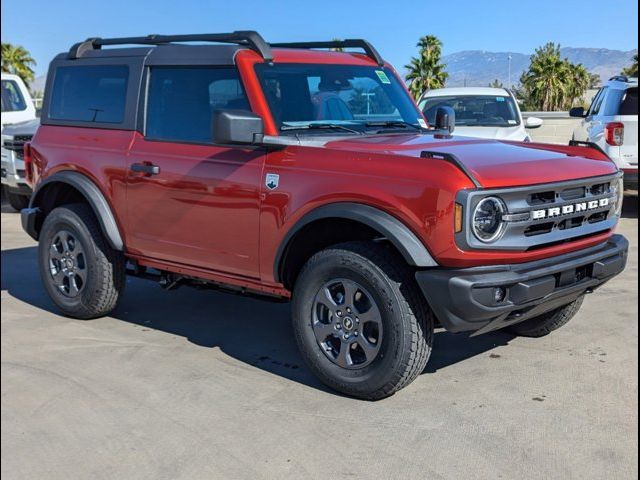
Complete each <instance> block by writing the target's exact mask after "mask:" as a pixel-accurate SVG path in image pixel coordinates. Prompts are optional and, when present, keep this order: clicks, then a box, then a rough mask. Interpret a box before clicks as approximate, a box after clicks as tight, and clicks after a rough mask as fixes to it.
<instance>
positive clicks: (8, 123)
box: [1, 73, 40, 210]
mask: <svg viewBox="0 0 640 480" xmlns="http://www.w3.org/2000/svg"><path fill="white" fill-rule="evenodd" d="M39 124H40V122H39V121H38V119H36V109H35V107H34V105H33V100H32V99H31V95H30V94H29V90H28V89H27V86H26V85H25V84H24V82H23V81H22V79H21V78H20V77H18V76H17V75H13V74H10V73H3V74H2V145H1V147H2V148H1V153H2V189H3V190H4V191H5V193H6V196H7V200H9V204H10V205H11V206H12V207H13V208H14V209H16V210H21V209H22V208H26V207H28V206H29V197H30V196H31V188H30V187H29V185H27V182H26V180H25V170H24V161H23V154H22V146H23V144H24V143H25V142H27V141H29V140H31V137H32V136H33V134H34V133H35V131H36V129H37V128H38V125H39Z"/></svg>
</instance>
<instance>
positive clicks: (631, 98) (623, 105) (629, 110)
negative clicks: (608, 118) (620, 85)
mask: <svg viewBox="0 0 640 480" xmlns="http://www.w3.org/2000/svg"><path fill="white" fill-rule="evenodd" d="M618 115H638V89H637V88H629V89H627V90H626V91H625V94H624V96H623V97H622V101H621V102H620V109H619V111H618Z"/></svg>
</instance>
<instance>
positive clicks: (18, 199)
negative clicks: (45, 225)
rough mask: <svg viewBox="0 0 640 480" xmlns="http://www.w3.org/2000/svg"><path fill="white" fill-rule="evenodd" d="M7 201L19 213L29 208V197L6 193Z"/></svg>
mask: <svg viewBox="0 0 640 480" xmlns="http://www.w3.org/2000/svg"><path fill="white" fill-rule="evenodd" d="M7 200H8V201H9V205H11V208H13V209H14V210H17V211H20V210H22V209H23V208H27V207H28V206H29V197H28V196H27V195H20V194H18V193H11V192H7Z"/></svg>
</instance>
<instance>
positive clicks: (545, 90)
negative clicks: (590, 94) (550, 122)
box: [520, 42, 576, 111]
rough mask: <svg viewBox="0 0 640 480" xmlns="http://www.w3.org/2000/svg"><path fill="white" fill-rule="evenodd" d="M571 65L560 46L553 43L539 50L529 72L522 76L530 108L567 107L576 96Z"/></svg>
mask: <svg viewBox="0 0 640 480" xmlns="http://www.w3.org/2000/svg"><path fill="white" fill-rule="evenodd" d="M571 65H572V64H571V63H569V62H568V61H566V60H563V59H562V58H561V56H560V45H556V44H555V43H551V42H549V43H547V44H546V45H545V46H543V47H540V48H537V49H536V51H535V53H534V54H533V55H532V56H531V64H530V65H529V70H528V71H526V72H524V73H523V74H522V77H520V83H521V84H522V86H523V89H524V91H525V95H526V98H527V104H528V107H529V108H533V109H535V110H542V111H552V110H559V109H561V108H563V107H564V106H565V105H566V103H567V99H568V98H570V97H571V96H572V95H575V93H576V92H575V91H572V87H571V84H572V81H573V79H574V75H573V74H572V69H571Z"/></svg>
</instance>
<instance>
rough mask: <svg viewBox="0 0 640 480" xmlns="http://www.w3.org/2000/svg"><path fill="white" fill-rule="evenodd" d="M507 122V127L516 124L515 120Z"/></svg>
mask: <svg viewBox="0 0 640 480" xmlns="http://www.w3.org/2000/svg"><path fill="white" fill-rule="evenodd" d="M507 122H508V123H509V125H515V124H517V123H518V122H516V121H515V120H507Z"/></svg>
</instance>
